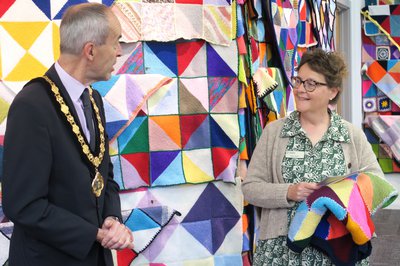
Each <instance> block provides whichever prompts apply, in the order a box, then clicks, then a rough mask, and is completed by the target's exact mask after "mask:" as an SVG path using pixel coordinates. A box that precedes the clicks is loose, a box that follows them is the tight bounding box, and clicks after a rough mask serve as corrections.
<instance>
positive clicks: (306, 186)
mask: <svg viewBox="0 0 400 266" xmlns="http://www.w3.org/2000/svg"><path fill="white" fill-rule="evenodd" d="M319 188H320V187H319V186H318V185H317V183H306V182H301V183H297V184H293V185H290V186H289V188H288V192H287V198H288V199H289V200H293V201H303V200H305V199H306V198H307V197H308V196H310V195H311V193H313V192H314V191H315V190H317V189H319Z"/></svg>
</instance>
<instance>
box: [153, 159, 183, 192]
mask: <svg viewBox="0 0 400 266" xmlns="http://www.w3.org/2000/svg"><path fill="white" fill-rule="evenodd" d="M184 183H186V180H185V177H184V173H183V168H182V155H181V152H180V151H163V152H151V185H152V186H153V187H155V186H169V185H177V184H184Z"/></svg>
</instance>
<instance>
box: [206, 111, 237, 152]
mask: <svg viewBox="0 0 400 266" xmlns="http://www.w3.org/2000/svg"><path fill="white" fill-rule="evenodd" d="M221 116H222V117H221ZM229 116H230V117H229ZM232 118H233V119H234V118H236V119H237V116H235V115H233V116H232V115H215V114H214V115H211V117H210V130H211V146H212V147H223V148H228V149H236V148H238V145H239V133H238V131H239V128H238V125H237V120H236V121H232ZM228 120H231V121H230V123H227V122H229V121H228ZM235 123H236V125H235Z"/></svg>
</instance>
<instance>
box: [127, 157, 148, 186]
mask: <svg viewBox="0 0 400 266" xmlns="http://www.w3.org/2000/svg"><path fill="white" fill-rule="evenodd" d="M149 162H150V158H149V154H148V153H145V152H143V153H130V154H123V155H121V169H122V176H123V181H124V188H125V189H132V188H138V187H143V186H145V187H147V186H149V185H150V173H149V171H150V170H149V169H150V167H149Z"/></svg>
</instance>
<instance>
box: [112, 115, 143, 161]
mask: <svg viewBox="0 0 400 266" xmlns="http://www.w3.org/2000/svg"><path fill="white" fill-rule="evenodd" d="M148 138H149V131H148V119H147V117H137V118H135V119H134V120H133V121H132V123H130V124H129V126H128V127H127V128H126V129H125V130H124V131H123V132H122V133H121V135H119V136H118V144H119V150H120V152H121V154H127V153H132V152H148V151H149V141H148Z"/></svg>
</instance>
